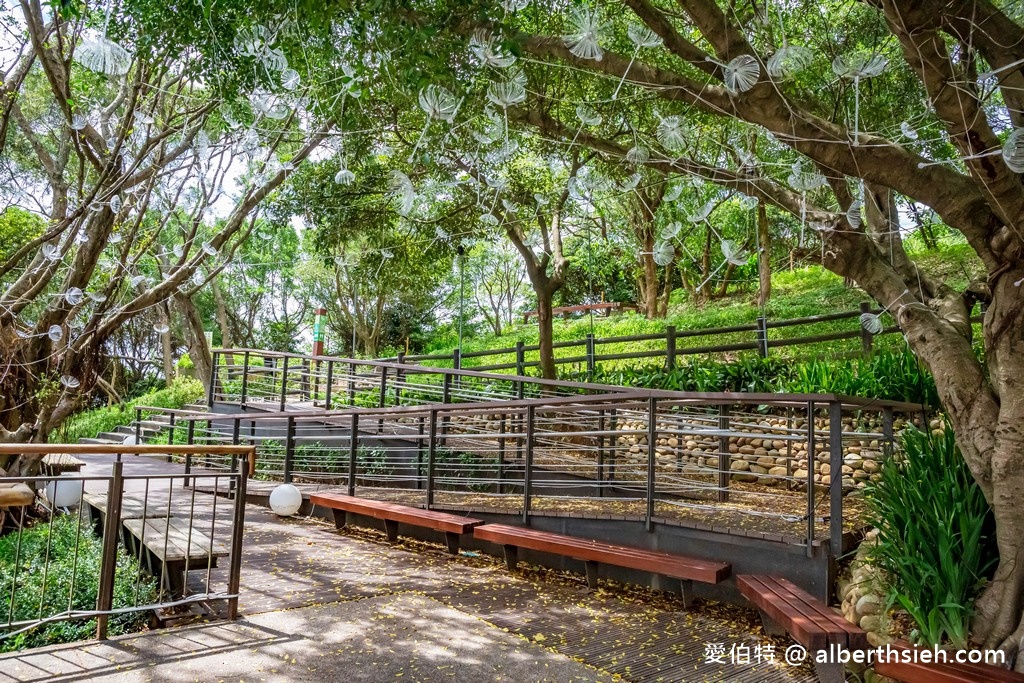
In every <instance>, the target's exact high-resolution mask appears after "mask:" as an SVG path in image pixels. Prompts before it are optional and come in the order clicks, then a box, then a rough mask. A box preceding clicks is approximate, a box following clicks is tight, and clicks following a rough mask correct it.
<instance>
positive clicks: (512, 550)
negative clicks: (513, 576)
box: [502, 545, 519, 572]
mask: <svg viewBox="0 0 1024 683" xmlns="http://www.w3.org/2000/svg"><path fill="white" fill-rule="evenodd" d="M502 548H503V549H504V551H505V566H506V567H508V570H509V571H510V572H514V571H515V570H516V565H517V564H519V548H517V547H515V546H514V545H504V546H502Z"/></svg>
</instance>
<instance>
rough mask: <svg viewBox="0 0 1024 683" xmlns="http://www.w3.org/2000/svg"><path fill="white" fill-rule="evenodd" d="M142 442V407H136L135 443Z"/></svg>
mask: <svg viewBox="0 0 1024 683" xmlns="http://www.w3.org/2000/svg"><path fill="white" fill-rule="evenodd" d="M141 443H142V408H136V409H135V444H136V445H138V444H141Z"/></svg>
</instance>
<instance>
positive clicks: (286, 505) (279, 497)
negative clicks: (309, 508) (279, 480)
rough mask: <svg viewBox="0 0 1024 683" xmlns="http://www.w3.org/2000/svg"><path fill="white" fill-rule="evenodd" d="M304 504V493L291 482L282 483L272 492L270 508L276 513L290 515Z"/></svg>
mask: <svg viewBox="0 0 1024 683" xmlns="http://www.w3.org/2000/svg"><path fill="white" fill-rule="evenodd" d="M301 506H302V494H301V493H300V492H299V490H298V489H297V488H295V487H294V486H292V485H291V484H281V485H280V486H278V487H277V488H276V489H274V490H273V491H271V492H270V509H271V510H273V511H274V514H275V515H279V516H281V517H290V516H291V515H294V514H295V513H296V512H298V511H299V508H300V507H301Z"/></svg>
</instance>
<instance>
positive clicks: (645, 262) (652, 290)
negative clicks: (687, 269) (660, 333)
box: [640, 231, 658, 320]
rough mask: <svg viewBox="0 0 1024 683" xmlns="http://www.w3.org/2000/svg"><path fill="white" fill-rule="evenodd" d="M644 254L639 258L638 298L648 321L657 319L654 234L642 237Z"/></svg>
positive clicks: (647, 233) (649, 232) (656, 266)
mask: <svg viewBox="0 0 1024 683" xmlns="http://www.w3.org/2000/svg"><path fill="white" fill-rule="evenodd" d="M643 250H644V253H643V254H642V255H641V256H640V261H641V265H642V266H643V277H642V278H641V280H640V296H641V297H642V299H643V305H644V315H646V316H647V318H648V319H649V320H654V319H655V318H657V317H658V264H657V263H655V262H654V254H653V253H651V252H653V251H654V233H653V232H651V231H647V232H646V233H645V235H644V249H643Z"/></svg>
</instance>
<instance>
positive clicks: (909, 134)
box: [900, 121, 918, 140]
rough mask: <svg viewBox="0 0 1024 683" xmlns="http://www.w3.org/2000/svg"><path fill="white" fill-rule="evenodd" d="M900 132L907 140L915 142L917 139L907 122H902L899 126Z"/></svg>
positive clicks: (912, 128) (914, 131)
mask: <svg viewBox="0 0 1024 683" xmlns="http://www.w3.org/2000/svg"><path fill="white" fill-rule="evenodd" d="M900 132H901V133H902V134H903V137H905V138H906V139H908V140H916V139H917V138H918V135H917V131H916V130H914V127H913V126H911V125H910V122H909V121H904V122H903V123H901V124H900Z"/></svg>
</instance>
